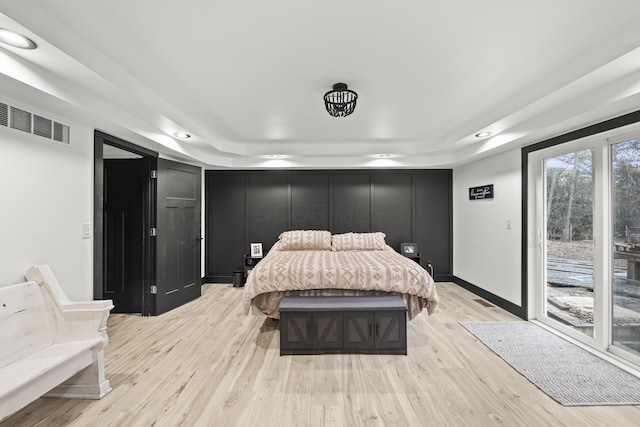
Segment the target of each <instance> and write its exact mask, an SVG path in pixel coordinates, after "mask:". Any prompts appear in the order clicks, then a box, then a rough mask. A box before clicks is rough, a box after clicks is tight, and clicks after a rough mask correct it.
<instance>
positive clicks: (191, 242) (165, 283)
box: [155, 159, 201, 314]
mask: <svg viewBox="0 0 640 427" xmlns="http://www.w3.org/2000/svg"><path fill="white" fill-rule="evenodd" d="M200 183H201V170H200V168H199V167H196V166H191V165H186V164H182V163H177V162H172V161H169V160H164V159H158V183H157V206H158V208H157V237H156V239H157V240H156V250H157V258H156V263H157V264H156V285H157V296H156V310H155V314H161V313H164V312H166V311H169V310H171V309H173V308H175V307H178V306H179V305H182V304H184V303H186V302H188V301H191V300H193V299H195V298H198V297H199V296H200V284H201V279H200V278H201V272H200V252H201V251H200V240H201V235H200V199H201V196H200V188H201V184H200Z"/></svg>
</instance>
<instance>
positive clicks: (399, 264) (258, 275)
mask: <svg viewBox="0 0 640 427" xmlns="http://www.w3.org/2000/svg"><path fill="white" fill-rule="evenodd" d="M277 245H278V243H276V245H275V246H274V247H273V248H272V249H271V250H270V251H269V253H268V254H267V256H265V258H264V259H263V260H261V261H260V262H259V263H258V264H257V265H256V266H255V268H254V269H253V271H252V272H251V274H249V277H248V278H247V283H246V285H245V288H244V297H243V305H244V308H245V309H246V310H247V311H248V310H249V308H250V305H251V301H252V299H253V298H254V297H256V296H257V295H260V294H264V293H269V292H277V291H298V290H307V289H348V290H366V291H384V292H395V293H398V294H409V295H414V296H416V297H419V298H424V299H426V300H427V304H426V308H427V312H428V313H429V314H431V313H433V310H434V309H435V306H436V304H437V303H438V295H437V292H436V287H435V283H434V281H433V279H432V278H431V276H430V275H429V273H428V272H427V271H426V270H425V269H424V268H422V267H421V266H420V265H418V264H417V263H416V262H414V261H413V260H411V259H409V258H407V257H405V256H402V255H400V254H399V253H397V252H396V251H395V250H393V248H391V247H390V246H388V245H387V246H386V248H385V249H384V250H367V251H331V250H322V251H321V250H298V251H281V250H278V248H277Z"/></svg>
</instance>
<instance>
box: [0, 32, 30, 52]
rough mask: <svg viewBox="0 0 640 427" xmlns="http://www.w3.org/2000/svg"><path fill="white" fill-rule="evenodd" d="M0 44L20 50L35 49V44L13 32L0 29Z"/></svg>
mask: <svg viewBox="0 0 640 427" xmlns="http://www.w3.org/2000/svg"><path fill="white" fill-rule="evenodd" d="M0 42H2V43H4V44H8V45H9V46H13V47H18V48H20V49H35V48H36V47H38V45H37V44H36V42H34V41H33V40H31V39H30V38H28V37H25V36H23V35H22V34H18V33H16V32H14V31H11V30H7V29H4V28H0Z"/></svg>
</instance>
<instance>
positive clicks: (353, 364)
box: [2, 283, 640, 427]
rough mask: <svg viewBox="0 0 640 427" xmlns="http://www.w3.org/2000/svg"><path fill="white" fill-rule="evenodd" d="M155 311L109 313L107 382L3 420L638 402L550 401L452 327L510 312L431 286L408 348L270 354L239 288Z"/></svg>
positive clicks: (230, 420) (568, 420)
mask: <svg viewBox="0 0 640 427" xmlns="http://www.w3.org/2000/svg"><path fill="white" fill-rule="evenodd" d="M202 289H203V296H202V298H200V299H198V300H197V301H194V302H192V303H190V304H187V305H185V306H183V307H180V308H178V309H176V310H173V311H171V312H169V313H166V314H164V315H162V316H159V317H151V318H150V317H136V316H128V315H119V314H114V315H111V317H110V321H109V331H108V332H109V337H110V340H111V342H110V344H109V346H108V347H107V349H106V355H105V358H106V371H107V378H108V379H109V380H110V381H111V385H112V387H113V391H112V392H111V393H110V394H108V395H107V396H106V397H105V398H104V399H102V400H99V401H79V400H66V399H45V398H41V399H38V400H37V401H35V402H33V403H32V404H30V405H29V406H27V407H26V408H24V409H23V410H21V411H19V412H18V413H16V414H14V415H13V416H12V417H10V418H8V419H7V420H5V422H4V423H2V425H3V426H5V425H6V426H25V425H27V426H33V425H37V426H47V427H49V426H93V427H98V426H152V425H153V426H178V425H181V426H183V425H184V426H192V425H210V426H262V425H264V426H295V427H298V426H333V425H336V426H350V427H351V426H422V425H424V426H494V425H495V426H564V425H567V426H616V427H622V426H631V425H636V426H637V425H639V424H640V407H633V406H608V407H574V408H567V407H563V406H561V405H560V404H558V403H556V402H555V401H553V400H552V399H551V398H549V397H547V396H546V395H545V394H544V393H542V392H541V391H539V390H538V389H537V388H536V387H535V386H534V385H532V384H531V383H530V382H529V381H527V380H526V379H525V378H524V377H522V376H521V375H519V374H518V373H516V372H515V371H514V370H513V369H512V368H510V367H509V366H508V365H507V364H506V363H505V362H503V361H502V360H501V359H500V358H499V357H498V356H496V355H494V354H493V353H492V352H491V351H490V350H488V349H487V348H486V347H485V346H484V345H483V344H481V343H480V342H479V341H477V340H476V339H475V338H474V337H473V336H472V335H471V334H469V333H468V332H466V330H465V329H463V328H462V326H460V324H459V322H465V321H467V322H468V321H472V322H473V321H517V320H519V319H517V318H516V317H514V316H512V315H511V314H509V313H507V312H505V311H503V310H501V309H499V308H497V307H490V308H487V307H484V306H483V305H481V304H479V303H478V302H476V301H474V299H477V298H478V297H477V296H475V295H473V294H471V293H469V292H467V291H465V290H464V289H462V288H460V287H458V286H456V285H454V284H451V283H439V284H438V292H439V294H440V299H441V303H440V305H439V306H438V308H437V310H436V313H435V314H434V315H433V316H430V317H429V316H427V315H426V312H425V313H423V314H421V315H420V316H418V317H417V318H416V319H414V320H413V321H412V322H410V323H409V325H408V342H409V348H408V353H409V354H408V356H378V355H322V356H286V357H280V356H279V332H278V330H277V325H278V322H274V321H272V320H270V319H265V318H264V317H256V316H247V315H245V314H244V313H243V312H242V311H241V309H240V300H241V294H242V290H241V288H233V287H231V286H229V285H204V286H203V288H202Z"/></svg>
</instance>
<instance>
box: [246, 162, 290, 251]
mask: <svg viewBox="0 0 640 427" xmlns="http://www.w3.org/2000/svg"><path fill="white" fill-rule="evenodd" d="M247 196H248V197H247V207H248V215H247V221H248V223H247V231H248V237H249V243H252V242H262V250H263V252H264V253H265V254H266V253H267V251H268V250H269V249H271V246H273V244H274V243H275V242H276V241H277V240H278V236H279V235H280V233H282V232H283V231H285V230H288V229H289V228H291V227H290V226H289V224H290V220H289V213H290V212H291V209H290V208H289V176H288V175H285V174H255V175H249V187H248V191H247ZM238 215H239V216H242V213H241V212H238ZM247 246H248V245H247ZM246 250H247V252H248V251H249V248H248V247H247V249H246Z"/></svg>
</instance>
